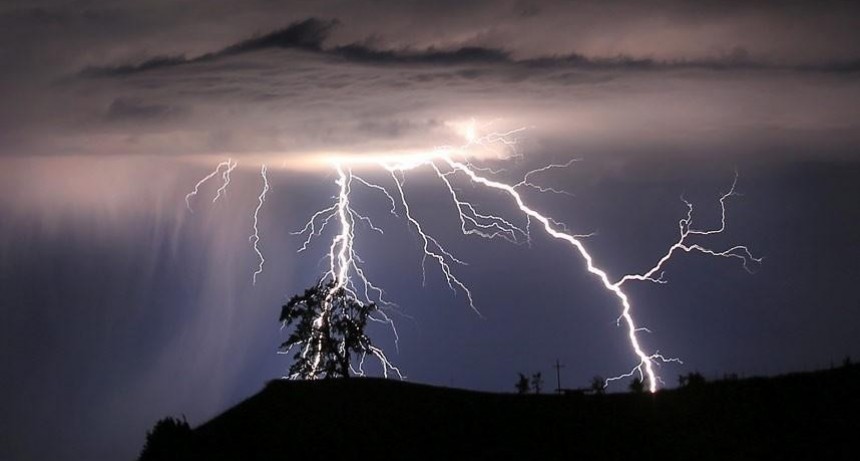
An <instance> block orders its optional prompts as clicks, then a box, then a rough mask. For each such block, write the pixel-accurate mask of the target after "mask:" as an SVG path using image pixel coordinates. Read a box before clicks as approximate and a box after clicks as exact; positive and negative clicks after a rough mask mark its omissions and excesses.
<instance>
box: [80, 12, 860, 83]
mask: <svg viewBox="0 0 860 461" xmlns="http://www.w3.org/2000/svg"><path fill="white" fill-rule="evenodd" d="M339 24H340V21H338V20H336V19H334V20H324V19H319V18H313V17H312V18H307V19H305V20H303V21H299V22H295V23H293V24H290V25H289V26H287V27H285V28H283V29H279V30H276V31H274V32H270V33H267V34H263V35H260V36H257V37H253V38H250V39H246V40H242V41H240V42H238V43H236V44H233V45H230V46H228V47H226V48H223V49H222V50H220V51H217V52H212V53H206V54H204V55H202V56H199V57H195V58H191V59H189V58H186V57H185V56H184V55H180V56H158V57H155V58H151V59H147V60H145V61H143V62H141V63H139V64H133V65H117V66H113V67H111V66H108V67H90V68H87V69H85V70H83V71H82V72H81V74H82V75H84V76H123V75H131V74H134V73H139V72H146V71H150V70H155V69H162V68H168V67H176V66H179V65H183V64H193V63H200V62H211V61H215V60H218V59H221V58H227V57H230V56H236V55H242V54H247V53H254V52H258V51H264V50H270V49H299V50H304V51H308V52H312V53H317V54H320V55H324V56H330V57H336V58H340V59H343V60H345V61H349V62H355V63H362V64H372V65H412V64H421V65H443V66H445V65H463V64H470V65H488V64H491V65H504V66H508V67H525V68H530V69H559V68H561V69H563V68H567V69H576V68H579V69H598V70H632V71H647V70H651V71H653V70H677V69H706V70H788V71H803V72H833V73H853V72H857V71H858V69H860V60H848V61H826V62H819V63H814V64H803V63H776V62H771V61H767V60H754V59H752V58H751V56H750V53H749V51H748V50H747V49H746V48H743V47H734V48H733V49H732V50H731V51H729V52H728V53H725V54H724V55H722V56H717V57H714V58H710V59H674V60H658V59H654V58H647V57H646V58H637V57H633V56H628V55H623V54H619V55H616V56H610V57H600V56H597V57H589V56H585V55H583V54H579V53H568V54H564V55H553V56H541V57H535V58H528V59H515V58H513V57H512V53H511V52H510V51H508V50H504V49H500V48H487V47H481V46H461V47H454V48H451V49H437V48H435V47H429V48H425V49H418V50H416V49H379V48H376V47H373V46H371V45H369V44H368V43H370V42H372V40H369V39H368V40H364V41H363V42H361V43H359V42H356V43H351V44H347V45H340V46H333V47H329V48H325V47H324V43H325V42H326V40H327V39H328V38H329V36H330V33H331V31H332V29H333V28H334V27H335V26H337V25H339ZM478 72H480V71H475V70H472V71H467V72H466V73H465V74H463V76H464V77H466V78H474V77H475V76H477V74H478Z"/></svg>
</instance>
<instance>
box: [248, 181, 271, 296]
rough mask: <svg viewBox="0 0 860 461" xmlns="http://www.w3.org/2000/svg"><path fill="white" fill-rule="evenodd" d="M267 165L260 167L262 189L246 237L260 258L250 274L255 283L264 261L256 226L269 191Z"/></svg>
mask: <svg viewBox="0 0 860 461" xmlns="http://www.w3.org/2000/svg"><path fill="white" fill-rule="evenodd" d="M267 169H268V168H267V167H266V165H265V164H263V165H262V166H261V167H260V177H261V178H262V179H263V190H262V191H260V195H259V196H258V197H257V208H255V209H254V226H253V228H254V233H253V234H251V236H250V237H248V240H249V241H250V242H251V245H253V247H254V252H255V253H257V258H259V259H260V265H259V266H257V270H256V271H254V275H252V276H251V284H252V285H256V284H257V276H258V275H260V274H262V273H263V264H265V263H266V259H265V258H264V257H263V252H262V251H260V246H259V244H260V229H259V228H258V224H259V222H260V220H259V216H260V209H262V208H263V202H265V201H266V194H268V193H269V178H268V177H266V171H267Z"/></svg>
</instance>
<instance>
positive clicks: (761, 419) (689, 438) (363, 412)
mask: <svg viewBox="0 0 860 461" xmlns="http://www.w3.org/2000/svg"><path fill="white" fill-rule="evenodd" d="M858 392H860V366H858V365H846V366H843V367H840V368H836V369H831V370H825V371H818V372H812V373H796V374H790V375H784V376H778V377H772V378H749V379H741V380H734V379H733V380H723V381H715V382H709V383H704V384H699V385H696V386H688V387H686V388H681V389H673V390H662V391H660V392H658V393H657V394H655V395H651V394H607V395H583V394H580V393H575V394H571V395H546V394H544V395H533V394H531V395H516V394H498V393H487V392H475V391H466V390H460V389H449V388H441V387H433V386H427V385H421V384H413V383H408V382H401V381H394V380H384V379H374V378H351V379H330V380H322V381H286V380H276V381H271V382H269V383H268V384H267V385H266V386H265V388H264V389H263V390H262V391H261V392H259V393H258V394H256V395H254V396H252V397H250V398H248V399H247V400H245V401H243V402H241V403H240V404H238V405H236V406H235V407H233V408H231V409H229V410H227V411H226V412H224V413H223V414H221V415H220V416H218V417H216V418H214V419H212V420H211V421H209V422H207V423H205V424H203V425H201V426H199V427H197V428H195V429H193V430H186V431H185V432H187V436H186V437H185V439H184V440H183V441H181V442H180V443H176V440H175V434H174V435H172V436H171V437H174V438H173V439H171V440H172V441H171V444H172V445H171V446H170V447H166V449H165V450H162V451H161V452H160V454H155V455H153V453H154V452H153V453H150V455H153V456H149V455H145V456H143V457H142V459H144V458H145V459H206V460H240V459H241V460H258V459H259V460H263V459H266V460H271V459H329V460H330V459H344V458H348V459H511V458H514V457H520V458H522V459H538V458H540V459H562V458H564V459H601V460H606V459H633V458H634V457H636V458H640V459H643V458H644V459H650V458H660V459H686V460H702V459H856V458H854V455H855V454H856V453H855V451H854V446H853V441H854V438H855V437H856V433H853V432H854V431H856V424H855V423H856V421H857V418H858V415H859V414H860V412H858V410H860V396H858V395H859V394H858ZM185 432H183V433H185Z"/></svg>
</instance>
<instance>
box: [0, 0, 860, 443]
mask: <svg viewBox="0 0 860 461" xmlns="http://www.w3.org/2000/svg"><path fill="white" fill-rule="evenodd" d="M858 31H860V7H858V5H857V4H856V3H854V2H841V1H831V2H800V1H798V2H790V1H786V2H775V1H773V2H771V1H763V2H734V1H713V2H711V1H698V2H691V1H655V2H647V4H646V3H645V2H632V1H601V2H575V1H555V2H550V1H546V2H542V1H534V2H529V1H451V2H411V1H402V0H401V1H367V2H357V1H348V2H347V1H342V2H339V1H307V2H277V1H263V0H252V1H236V0H209V1H192V0H185V1H179V2H176V1H147V2H107V1H95V0H93V1H27V2H23V1H22V2H16V1H6V2H3V4H2V5H0V101H2V103H0V165H2V167H0V367H2V370H3V371H2V375H0V377H2V379H0V389H2V391H3V392H2V394H0V458H3V459H58V458H69V459H117V458H131V457H133V456H136V454H137V452H138V450H139V448H140V447H141V446H142V443H143V440H144V434H145V431H146V430H147V429H148V428H149V427H151V425H152V424H153V423H154V422H155V421H156V420H157V419H158V418H161V417H164V416H167V415H180V414H185V415H186V416H187V417H188V419H189V421H190V422H192V423H193V424H199V423H201V422H203V421H205V420H207V419H208V418H210V417H212V416H214V415H216V414H218V413H219V412H221V411H223V410H224V409H226V408H228V407H229V406H230V405H232V404H234V403H236V402H237V401H239V400H241V399H242V398H245V397H247V396H249V395H251V394H252V393H254V392H256V391H257V390H258V389H259V388H260V387H261V386H262V385H263V384H264V383H265V382H266V381H267V380H269V379H273V378H277V377H280V376H281V374H282V373H283V372H284V371H285V370H286V369H287V368H288V367H289V360H288V359H287V358H286V357H284V356H278V355H277V354H275V350H276V348H277V346H278V345H279V344H280V343H281V342H282V341H283V340H284V337H283V333H282V332H281V331H280V330H279V328H278V327H279V325H278V324H277V315H278V314H279V313H280V306H281V304H282V303H283V302H284V300H285V299H286V298H287V297H289V296H290V295H292V294H294V293H296V292H298V291H301V290H303V289H304V288H305V287H307V286H308V285H310V284H311V283H312V282H313V281H314V280H315V279H316V278H317V277H318V276H319V275H320V274H321V272H322V270H323V268H324V267H323V265H322V264H320V258H321V257H322V256H323V255H324V254H325V252H326V249H327V244H326V242H325V240H321V241H320V243H319V244H317V245H315V246H311V248H310V249H309V251H307V252H305V253H302V254H296V250H297V249H298V248H299V247H300V246H301V243H302V240H303V239H302V238H300V237H297V236H294V235H291V234H290V232H292V231H295V230H297V229H300V228H301V227H302V226H303V225H304V222H305V221H306V220H307V219H308V217H309V216H310V215H311V214H312V213H313V212H314V211H316V210H318V209H320V208H324V207H326V206H328V205H329V204H330V203H331V196H332V195H333V194H334V193H336V185H335V183H334V180H335V177H334V175H333V174H332V172H331V171H327V170H325V169H322V168H318V169H314V170H308V169H307V168H304V167H303V163H302V162H301V159H307V158H309V157H311V158H315V157H324V156H326V155H330V154H331V153H338V154H339V155H355V154H367V153H385V154H386V155H400V154H401V153H404V152H415V151H426V150H429V149H432V148H433V147H435V146H439V145H449V144H457V143H461V142H462V132H458V129H457V127H462V126H463V123H465V122H469V121H471V120H475V122H476V124H477V125H478V126H479V127H481V129H483V130H493V131H506V130H511V129H517V128H525V130H524V131H522V132H520V133H518V134H517V140H518V145H517V153H518V154H520V156H519V157H517V158H515V159H511V160H510V161H492V162H488V163H486V166H492V167H493V168H504V169H505V171H504V172H501V173H499V174H498V176H497V177H498V178H499V179H504V180H511V181H517V180H518V178H520V177H521V176H522V174H524V173H525V172H526V171H528V170H529V169H531V168H534V167H537V166H540V165H543V164H547V163H551V162H566V161H567V160H569V159H574V158H575V159H579V161H577V162H575V163H574V164H573V165H571V166H570V167H569V168H566V169H557V170H553V171H550V172H548V173H546V174H544V175H543V176H541V177H540V180H541V182H542V183H543V184H546V185H548V186H551V187H555V188H559V189H565V190H567V191H569V192H571V193H572V196H568V195H556V194H540V193H536V192H534V191H532V192H528V193H527V194H525V197H526V199H527V200H528V201H529V203H530V204H533V205H534V206H535V207H537V208H539V209H540V210H542V211H544V212H546V213H548V214H550V215H552V216H553V217H554V218H556V219H558V220H560V221H563V222H565V223H566V224H567V225H568V226H570V228H571V229H572V230H574V231H576V232H578V233H590V232H594V233H595V235H594V236H593V237H590V238H589V239H587V240H586V245H587V246H588V248H589V249H590V251H592V252H593V254H594V256H595V258H596V260H597V261H599V263H600V264H601V265H602V267H604V268H606V269H607V271H608V272H609V273H610V275H611V276H614V277H620V276H622V275H623V274H625V273H631V272H636V271H641V270H643V269H646V268H648V267H650V266H651V265H652V264H653V263H654V262H655V261H656V259H658V258H659V257H660V256H661V255H662V253H663V252H665V250H666V248H667V247H668V246H669V245H671V244H672V243H673V241H674V239H675V238H676V236H677V226H678V220H679V219H680V218H682V217H683V216H684V213H685V212H686V208H685V206H684V203H683V202H682V201H681V200H680V197H681V196H683V197H685V198H686V199H688V200H690V201H691V202H692V203H694V204H695V206H696V218H695V219H696V220H697V222H700V223H702V225H716V224H718V223H719V202H718V199H719V196H720V193H722V192H725V191H726V190H727V188H728V187H729V186H730V185H731V183H732V180H733V178H734V175H735V171H737V172H738V174H739V181H738V192H739V193H740V194H741V195H739V196H736V197H732V198H731V199H730V200H729V201H728V203H727V205H728V208H727V210H728V214H727V219H728V227H727V232H726V233H725V234H724V235H720V236H718V237H717V238H716V239H714V240H711V241H709V242H708V243H709V244H712V245H714V246H715V247H716V248H726V247H727V245H728V246H730V245H732V244H735V243H741V244H746V245H748V246H749V248H750V249H751V250H752V251H753V253H754V254H756V255H757V256H762V257H763V258H764V259H763V263H762V264H761V265H760V266H758V267H755V268H754V270H753V272H754V273H752V274H750V273H748V272H746V271H744V269H743V267H741V266H740V265H739V264H737V262H736V261H727V260H721V259H713V258H705V257H703V256H701V255H699V256H696V255H683V256H681V257H679V258H678V259H677V260H675V261H673V263H672V264H671V265H669V266H668V267H667V272H666V278H667V280H668V281H669V283H668V284H666V285H653V284H645V285H637V286H634V287H632V288H631V297H632V299H633V302H634V304H635V305H636V306H637V311H636V312H637V315H638V318H640V319H641V321H642V324H643V325H644V326H647V327H648V328H649V329H650V330H651V331H652V333H651V334H649V335H645V336H644V339H643V341H644V342H645V344H646V345H647V347H648V348H649V350H659V351H660V352H661V353H664V354H667V355H669V356H674V357H679V358H681V359H682V360H684V365H671V366H666V367H663V368H661V370H660V373H661V375H662V376H663V377H664V379H665V380H666V382H667V383H666V384H667V385H668V386H673V385H674V384H675V382H676V378H677V375H678V374H680V373H685V372H689V371H694V370H700V371H703V372H704V373H705V374H706V376H708V377H714V376H717V375H721V374H723V373H732V372H736V373H740V374H744V375H752V374H778V373H784V372H790V371H797V370H808V369H815V368H819V367H825V366H829V364H830V362H831V361H837V362H838V361H840V360H841V359H842V357H843V356H845V355H852V354H853V355H854V356H858V355H860V341H858V339H857V338H858V337H860V311H858V306H860V296H858V295H857V294H856V293H855V292H853V291H852V290H851V288H852V287H853V285H855V284H856V281H857V280H858V277H860V264H859V263H858V261H860V244H859V243H858V239H857V237H856V236H857V235H860V234H859V233H860V212H858V207H857V206H856V199H857V197H858V196H860V163H858V159H860V126H858V125H860V79H858V75H860V32H858ZM227 158H232V159H234V160H236V161H237V162H238V164H239V167H238V168H237V170H236V171H235V173H234V175H233V178H232V183H231V186H230V188H229V189H228V192H227V196H226V197H225V199H224V200H220V201H219V202H217V203H214V204H213V203H211V200H212V198H213V197H214V195H215V189H217V187H218V185H217V184H216V183H215V182H211V183H207V184H206V185H204V187H203V188H202V189H201V192H200V194H199V195H198V196H197V197H195V201H194V207H195V212H194V213H190V212H189V211H188V210H187V209H186V207H185V200H184V197H185V194H187V193H188V192H190V191H191V190H192V189H193V187H194V184H195V183H196V182H197V181H198V180H200V179H201V178H202V177H203V176H205V175H206V174H208V173H209V172H210V171H211V170H212V169H213V168H214V167H215V166H216V165H217V164H218V162H221V161H224V160H226V159H227ZM262 163H266V164H268V165H270V166H271V170H270V174H269V178H270V180H271V183H272V184H271V185H272V191H271V192H270V196H269V199H268V200H267V202H266V204H265V207H264V209H263V212H262V214H261V221H260V226H261V230H262V241H261V244H262V248H263V249H264V251H265V254H266V256H267V262H266V270H265V272H264V273H263V274H262V275H261V276H260V278H259V281H258V283H257V285H256V286H252V285H251V284H250V277H251V274H252V273H253V271H254V268H255V267H256V255H255V254H254V252H253V250H252V249H251V247H250V245H249V244H248V236H249V233H250V231H251V223H252V221H251V212H252V211H253V208H254V206H255V205H256V200H257V195H258V194H259V191H260V187H261V186H262V185H261V183H260V176H259V168H260V165H261V164H262ZM362 174H363V175H364V176H365V177H366V178H368V179H373V180H375V181H379V182H380V183H381V184H387V185H389V186H390V185H391V184H392V183H391V182H390V181H391V179H390V177H386V175H384V174H381V173H380V172H378V171H374V170H373V169H372V168H371V169H368V170H367V171H364V172H362ZM386 181H389V182H387V183H386ZM457 186H458V187H460V188H462V190H463V194H464V195H466V196H468V198H470V199H471V200H474V201H475V203H476V204H479V205H480V206H482V207H483V208H484V209H487V210H491V211H494V212H498V213H503V214H504V215H505V216H509V217H516V216H517V215H516V213H515V208H514V207H513V205H512V203H511V202H510V200H505V199H504V197H501V196H499V195H497V194H493V193H489V192H487V191H484V190H481V189H480V188H475V187H472V186H471V185H469V184H468V183H467V182H465V181H462V178H461V181H460V182H459V183H458V184H457ZM406 191H407V193H408V194H409V197H411V203H410V204H411V206H412V210H413V212H414V213H415V215H416V216H417V217H419V218H421V219H422V222H426V223H427V229H429V230H430V231H431V232H433V234H434V235H435V236H436V237H437V238H438V239H440V241H443V242H444V243H445V245H446V246H447V248H448V249H449V250H451V251H452V252H454V253H455V254H457V256H458V257H460V258H461V259H463V260H464V261H466V262H468V263H469V265H468V266H463V267H460V268H458V275H459V276H460V277H461V279H462V280H463V281H464V282H466V283H467V284H468V285H469V286H470V287H471V288H472V291H473V294H474V297H475V302H476V305H477V307H478V308H479V309H480V311H481V313H482V314H483V317H479V316H477V315H476V314H475V313H474V312H473V311H472V310H470V309H469V306H468V303H466V302H465V301H464V299H463V296H462V293H461V294H459V295H454V294H452V293H451V292H450V291H449V290H447V287H446V286H445V284H444V280H443V279H442V278H441V276H440V274H439V273H438V270H436V271H434V270H433V268H432V267H430V266H428V274H429V275H428V279H427V283H426V286H422V283H421V265H420V264H421V257H420V256H421V254H420V246H419V245H418V241H417V240H416V237H415V234H414V232H413V231H412V230H410V228H409V227H408V226H407V224H406V223H405V222H404V221H403V220H398V219H396V218H395V217H393V216H391V215H388V214H387V210H388V202H387V201H386V200H385V199H384V197H382V198H380V197H381V196H379V195H374V193H373V191H369V190H364V191H357V192H356V194H355V197H354V202H355V203H356V204H358V206H360V207H361V210H362V211H363V212H364V213H365V214H368V215H370V216H373V217H374V219H375V220H376V222H377V224H379V225H380V226H382V227H383V228H384V229H385V231H386V233H385V235H384V236H381V235H378V234H375V233H373V232H370V231H369V230H368V229H363V231H361V232H359V234H357V241H356V244H357V246H358V247H359V248H358V250H359V252H360V253H361V254H362V255H363V257H364V260H365V264H366V268H367V270H368V273H372V274H373V277H374V280H375V281H376V282H377V283H378V284H379V285H381V286H383V287H384V288H385V289H387V290H388V292H389V294H390V298H391V299H393V300H394V301H396V302H397V303H398V304H399V305H400V306H401V309H402V312H403V314H405V315H403V316H398V317H396V320H397V322H398V326H399V327H398V331H399V333H400V340H399V344H398V346H399V349H398V348H396V347H395V344H394V338H393V335H392V333H391V332H390V331H389V330H387V329H385V328H376V326H374V330H373V331H372V333H373V339H374V341H375V342H376V343H378V344H379V345H381V346H383V347H385V348H386V350H388V351H389V355H390V356H391V358H392V360H393V361H394V362H395V363H396V364H397V365H399V366H400V367H401V368H402V369H403V370H404V372H405V374H406V375H407V376H408V378H409V380H411V381H416V382H426V383H431V384H439V385H452V386H460V387H466V388H471V389H485V390H495V391H511V390H513V384H514V382H515V380H516V373H517V372H527V373H532V372H537V371H541V372H543V373H544V376H545V379H546V380H547V382H554V379H555V378H554V375H553V374H552V373H553V370H552V369H551V367H550V365H551V364H552V362H553V361H554V360H555V359H556V358H559V359H560V360H561V361H562V362H563V363H565V365H566V367H565V368H564V369H563V375H562V381H563V383H562V384H563V385H564V386H566V387H578V386H584V385H587V383H588V382H589V381H590V379H591V377H593V376H594V375H602V376H611V375H614V374H618V373H623V372H626V371H627V370H629V369H630V367H631V366H633V365H635V360H634V359H635V357H632V356H631V354H630V351H629V348H628V344H627V342H626V337H625V333H624V331H623V329H619V328H617V327H616V326H615V318H616V317H617V315H618V310H617V308H618V306H617V305H616V304H615V301H614V299H613V298H612V297H611V296H607V294H606V292H605V291H603V290H601V288H600V286H599V284H598V283H597V282H596V281H595V279H594V278H593V277H591V276H590V275H589V274H587V273H586V272H585V271H584V269H583V267H582V260H581V258H579V257H578V255H577V254H576V253H574V252H572V251H570V250H569V248H566V247H564V246H561V245H560V244H559V243H558V242H557V241H552V240H550V239H547V238H545V237H544V236H538V237H536V238H535V240H534V241H533V242H532V245H531V246H516V245H511V244H508V243H505V242H501V241H485V240H481V239H477V238H475V237H470V236H463V235H461V233H460V227H459V226H460V223H459V221H458V219H457V216H456V214H452V211H453V209H452V205H450V197H446V195H445V193H444V189H443V185H442V184H441V183H440V182H439V181H438V180H433V179H432V176H431V175H429V171H426V170H421V171H414V172H409V173H407V175H406ZM548 387H551V386H549V385H548ZM623 389H624V385H623V384H621V385H619V386H618V387H617V388H616V389H615V390H623Z"/></svg>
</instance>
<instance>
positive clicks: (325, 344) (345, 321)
mask: <svg viewBox="0 0 860 461" xmlns="http://www.w3.org/2000/svg"><path fill="white" fill-rule="evenodd" d="M376 310H377V306H376V304H374V303H367V304H365V303H363V302H361V301H359V300H358V299H356V298H355V297H354V296H352V295H351V294H350V293H349V292H348V291H347V290H346V289H345V288H344V287H342V286H339V285H338V284H337V282H336V281H335V280H329V281H328V282H325V281H323V280H320V281H319V282H318V283H317V284H316V285H314V286H313V287H311V288H308V289H307V290H305V292H304V294H302V295H296V296H293V297H292V298H291V299H290V300H289V302H287V304H285V305H284V306H283V308H282V309H281V316H280V321H281V322H283V323H284V324H285V325H286V326H290V325H294V324H295V328H294V329H293V331H292V333H291V334H290V336H289V338H287V340H286V341H284V343H283V344H281V350H282V351H289V350H290V349H293V348H294V347H298V351H297V352H296V353H295V355H294V356H293V360H294V362H293V364H292V366H290V376H293V377H299V378H303V379H314V378H318V377H323V378H334V377H342V378H347V377H349V375H350V360H351V357H352V355H353V354H356V355H360V356H362V355H366V354H369V353H372V346H371V343H370V338H368V337H367V335H366V334H365V333H364V328H365V326H366V325H367V319H368V317H369V316H370V314H371V313H372V312H374V311H376Z"/></svg>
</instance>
